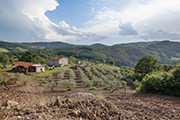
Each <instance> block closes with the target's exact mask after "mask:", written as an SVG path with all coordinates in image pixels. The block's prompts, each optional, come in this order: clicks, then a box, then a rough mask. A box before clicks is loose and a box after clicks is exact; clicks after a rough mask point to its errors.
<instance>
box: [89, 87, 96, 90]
mask: <svg viewBox="0 0 180 120" xmlns="http://www.w3.org/2000/svg"><path fill="white" fill-rule="evenodd" d="M96 89H97V88H96V87H92V88H90V89H89V90H96Z"/></svg>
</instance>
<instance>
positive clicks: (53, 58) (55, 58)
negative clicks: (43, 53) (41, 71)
mask: <svg viewBox="0 0 180 120" xmlns="http://www.w3.org/2000/svg"><path fill="white" fill-rule="evenodd" d="M61 58H62V57H51V58H49V59H51V60H60V59H61Z"/></svg>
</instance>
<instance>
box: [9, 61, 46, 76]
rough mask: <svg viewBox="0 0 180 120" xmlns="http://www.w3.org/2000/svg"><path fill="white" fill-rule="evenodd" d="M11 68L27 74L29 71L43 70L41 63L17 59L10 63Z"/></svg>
mask: <svg viewBox="0 0 180 120" xmlns="http://www.w3.org/2000/svg"><path fill="white" fill-rule="evenodd" d="M12 70H14V71H17V72H22V73H25V74H28V73H29V72H45V67H44V66H43V65H39V64H35V63H29V62H23V61H19V62H16V63H12Z"/></svg>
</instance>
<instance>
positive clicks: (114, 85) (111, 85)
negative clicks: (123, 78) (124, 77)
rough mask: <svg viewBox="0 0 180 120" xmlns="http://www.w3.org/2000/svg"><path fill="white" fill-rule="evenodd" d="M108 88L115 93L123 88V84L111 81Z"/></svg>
mask: <svg viewBox="0 0 180 120" xmlns="http://www.w3.org/2000/svg"><path fill="white" fill-rule="evenodd" d="M108 87H110V88H113V91H114V90H117V89H119V88H120V87H122V84H121V82H120V81H118V80H113V81H109V83H108Z"/></svg>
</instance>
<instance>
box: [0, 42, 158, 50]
mask: <svg viewBox="0 0 180 120" xmlns="http://www.w3.org/2000/svg"><path fill="white" fill-rule="evenodd" d="M152 43H157V41H153V42H137V43H126V44H115V45H112V46H146V45H149V44H152ZM82 46H88V47H107V45H104V44H101V43H95V44H92V45H74V44H69V43H65V42H32V43H13V42H4V41H0V48H1V49H6V50H7V51H14V50H16V51H24V50H31V49H53V48H68V47H82ZM0 52H1V51H0Z"/></svg>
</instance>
